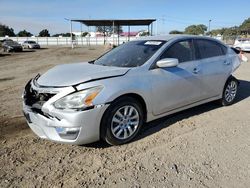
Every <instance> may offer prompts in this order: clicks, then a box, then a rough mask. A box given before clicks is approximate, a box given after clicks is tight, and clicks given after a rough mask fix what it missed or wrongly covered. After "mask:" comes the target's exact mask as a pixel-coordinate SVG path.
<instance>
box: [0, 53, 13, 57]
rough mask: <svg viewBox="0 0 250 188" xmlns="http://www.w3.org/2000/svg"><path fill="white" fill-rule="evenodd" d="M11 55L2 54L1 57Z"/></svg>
mask: <svg viewBox="0 0 250 188" xmlns="http://www.w3.org/2000/svg"><path fill="white" fill-rule="evenodd" d="M10 55H11V54H1V53H0V57H4V56H10Z"/></svg>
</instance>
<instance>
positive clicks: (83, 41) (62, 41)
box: [0, 37, 136, 46]
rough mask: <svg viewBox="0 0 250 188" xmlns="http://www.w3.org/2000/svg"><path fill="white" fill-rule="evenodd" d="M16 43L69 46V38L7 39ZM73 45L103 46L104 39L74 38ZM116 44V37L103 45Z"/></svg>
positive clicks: (123, 39)
mask: <svg viewBox="0 0 250 188" xmlns="http://www.w3.org/2000/svg"><path fill="white" fill-rule="evenodd" d="M8 38H9V39H12V40H14V41H17V42H18V43H23V42H24V41H25V40H33V41H36V42H37V43H38V44H40V45H48V46H49V45H58V46H59V45H64V46H65V45H66V46H67V45H71V39H70V37H8ZM3 39H5V37H0V40H3ZM134 39H136V37H130V40H134ZM119 41H120V42H119V43H120V44H122V43H123V42H127V41H128V37H119ZM73 43H74V45H76V46H86V45H104V37H82V38H81V37H76V38H75V40H73ZM109 43H111V44H113V43H114V44H115V45H117V44H118V38H117V37H114V38H113V37H105V44H109Z"/></svg>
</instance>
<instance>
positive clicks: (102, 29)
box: [96, 26, 123, 35]
mask: <svg viewBox="0 0 250 188" xmlns="http://www.w3.org/2000/svg"><path fill="white" fill-rule="evenodd" d="M96 31H97V32H101V33H103V34H108V35H109V34H112V33H113V26H97V27H96ZM118 31H119V33H122V32H123V30H122V26H119V27H118V26H115V33H116V34H117V33H118Z"/></svg>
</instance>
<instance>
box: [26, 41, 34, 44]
mask: <svg viewBox="0 0 250 188" xmlns="http://www.w3.org/2000/svg"><path fill="white" fill-rule="evenodd" d="M28 43H29V44H36V42H35V41H28Z"/></svg>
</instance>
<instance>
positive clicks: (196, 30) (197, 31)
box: [184, 24, 207, 35]
mask: <svg viewBox="0 0 250 188" xmlns="http://www.w3.org/2000/svg"><path fill="white" fill-rule="evenodd" d="M205 31H207V26H205V25H203V24H199V25H190V26H188V27H186V28H185V32H184V33H185V34H191V35H204V34H205Z"/></svg>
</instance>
